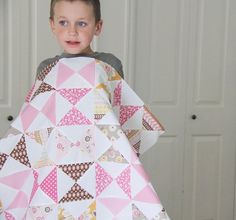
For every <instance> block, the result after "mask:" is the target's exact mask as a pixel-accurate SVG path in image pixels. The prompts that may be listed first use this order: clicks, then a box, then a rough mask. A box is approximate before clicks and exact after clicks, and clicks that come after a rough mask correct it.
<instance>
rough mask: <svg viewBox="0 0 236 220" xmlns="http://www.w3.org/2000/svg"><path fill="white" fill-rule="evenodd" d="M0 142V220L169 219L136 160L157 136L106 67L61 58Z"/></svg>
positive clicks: (147, 115)
mask: <svg viewBox="0 0 236 220" xmlns="http://www.w3.org/2000/svg"><path fill="white" fill-rule="evenodd" d="M11 127H12V129H13V130H14V132H12V133H11V132H10V134H8V135H7V136H6V137H5V138H3V139H1V140H0V219H6V220H32V219H35V220H36V219H37V220H39V219H40V220H56V219H58V220H84V219H86V220H96V219H97V220H169V217H168V215H167V213H166V211H165V210H164V208H163V207H162V205H161V202H160V200H159V198H158V196H157V194H156V192H155V190H154V189H153V187H152V185H151V183H150V180H149V178H148V177H147V174H146V172H145V170H144V168H143V165H142V164H141V162H140V160H139V157H138V155H139V154H140V153H143V152H145V151H146V150H148V149H149V148H150V147H151V146H153V145H154V144H155V142H156V141H157V139H158V137H159V135H161V134H162V133H163V132H164V129H163V127H162V126H161V125H160V123H159V122H158V120H157V119H156V118H155V117H154V116H153V115H152V114H151V112H150V111H149V110H148V108H147V107H146V106H145V105H144V103H143V101H142V100H141V99H140V98H139V97H138V96H137V95H136V94H135V92H134V91H133V90H132V89H131V88H130V87H129V85H128V84H127V83H126V82H125V81H124V80H123V79H122V78H121V77H120V76H119V74H118V73H117V72H116V71H115V70H114V69H113V68H112V67H111V66H110V65H108V64H107V63H104V62H102V61H100V60H96V59H93V58H88V57H76V58H62V59H60V60H57V61H56V62H54V63H52V64H50V65H49V66H47V67H46V68H45V69H44V70H43V71H42V72H41V73H40V74H38V78H37V79H36V81H35V83H34V85H33V87H32V89H31V90H30V92H29V94H28V95H27V97H26V101H25V103H24V105H23V106H22V108H21V111H20V113H19V115H18V117H17V118H16V120H15V121H14V122H13V123H12V125H11Z"/></svg>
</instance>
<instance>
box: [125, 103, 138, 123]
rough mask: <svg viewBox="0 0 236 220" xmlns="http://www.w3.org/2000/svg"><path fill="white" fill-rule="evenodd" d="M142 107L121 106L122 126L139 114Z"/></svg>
mask: <svg viewBox="0 0 236 220" xmlns="http://www.w3.org/2000/svg"><path fill="white" fill-rule="evenodd" d="M140 108H141V106H130V105H126V106H121V107H120V124H121V125H123V124H124V123H125V122H126V121H128V120H129V119H130V118H131V117H132V116H133V115H134V114H135V112H137V111H138V110H139V109H140Z"/></svg>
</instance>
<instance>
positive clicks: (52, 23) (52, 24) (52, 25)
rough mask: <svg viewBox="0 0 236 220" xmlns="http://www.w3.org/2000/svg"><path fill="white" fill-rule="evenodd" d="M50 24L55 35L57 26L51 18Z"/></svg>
mask: <svg viewBox="0 0 236 220" xmlns="http://www.w3.org/2000/svg"><path fill="white" fill-rule="evenodd" d="M49 24H50V28H51V31H52V32H53V33H54V31H55V24H54V20H53V19H52V18H49Z"/></svg>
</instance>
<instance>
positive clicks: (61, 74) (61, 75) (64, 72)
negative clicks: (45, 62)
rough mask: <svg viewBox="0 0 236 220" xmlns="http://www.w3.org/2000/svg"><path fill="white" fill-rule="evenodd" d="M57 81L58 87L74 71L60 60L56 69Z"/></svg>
mask: <svg viewBox="0 0 236 220" xmlns="http://www.w3.org/2000/svg"><path fill="white" fill-rule="evenodd" d="M57 73H58V74H57V76H58V77H57V82H56V85H57V87H59V86H60V85H61V84H62V83H64V82H65V81H66V80H67V79H69V78H70V77H71V76H72V75H73V74H75V71H74V70H72V69H70V68H69V67H68V66H66V65H65V64H63V63H62V62H59V64H58V70H57Z"/></svg>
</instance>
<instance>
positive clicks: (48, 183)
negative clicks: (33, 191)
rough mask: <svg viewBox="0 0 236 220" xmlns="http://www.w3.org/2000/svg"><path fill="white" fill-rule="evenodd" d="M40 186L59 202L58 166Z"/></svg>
mask: <svg viewBox="0 0 236 220" xmlns="http://www.w3.org/2000/svg"><path fill="white" fill-rule="evenodd" d="M40 188H41V189H42V190H43V191H44V192H45V193H46V194H47V195H48V196H49V197H50V198H51V199H53V200H54V201H55V202H57V199H58V198H57V168H54V169H53V170H52V171H51V173H50V174H49V175H48V176H47V177H46V178H45V179H44V181H43V182H42V183H41V184H40Z"/></svg>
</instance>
